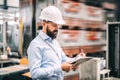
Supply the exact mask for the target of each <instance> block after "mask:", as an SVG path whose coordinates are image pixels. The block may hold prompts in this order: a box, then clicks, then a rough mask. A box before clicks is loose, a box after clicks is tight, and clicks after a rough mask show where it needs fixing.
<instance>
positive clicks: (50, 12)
mask: <svg viewBox="0 0 120 80" xmlns="http://www.w3.org/2000/svg"><path fill="white" fill-rule="evenodd" d="M39 18H40V19H42V20H48V21H52V22H54V23H56V24H65V21H64V20H63V18H62V13H61V12H60V10H59V9H58V8H57V7H55V6H48V7H46V8H44V9H43V10H42V12H41V15H40V17H39Z"/></svg>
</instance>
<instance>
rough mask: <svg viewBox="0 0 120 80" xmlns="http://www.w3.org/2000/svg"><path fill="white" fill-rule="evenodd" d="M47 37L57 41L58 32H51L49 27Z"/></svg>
mask: <svg viewBox="0 0 120 80" xmlns="http://www.w3.org/2000/svg"><path fill="white" fill-rule="evenodd" d="M46 30H47V35H48V36H49V37H51V38H52V39H55V38H56V37H57V33H58V30H53V31H51V30H50V29H49V27H47V29H46Z"/></svg>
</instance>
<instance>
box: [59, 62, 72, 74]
mask: <svg viewBox="0 0 120 80" xmlns="http://www.w3.org/2000/svg"><path fill="white" fill-rule="evenodd" d="M61 67H62V70H63V71H66V72H68V71H70V70H71V69H72V68H73V66H72V64H70V63H69V62H64V63H63V64H62V65H61Z"/></svg>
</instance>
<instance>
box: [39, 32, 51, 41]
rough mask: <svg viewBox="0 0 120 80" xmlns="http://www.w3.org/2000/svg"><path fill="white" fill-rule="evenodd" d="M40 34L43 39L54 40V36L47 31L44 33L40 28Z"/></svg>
mask: <svg viewBox="0 0 120 80" xmlns="http://www.w3.org/2000/svg"><path fill="white" fill-rule="evenodd" d="M39 36H40V37H41V38H42V39H43V40H48V41H50V42H52V38H51V37H49V36H48V35H47V34H46V33H44V32H43V31H42V30H40V32H39Z"/></svg>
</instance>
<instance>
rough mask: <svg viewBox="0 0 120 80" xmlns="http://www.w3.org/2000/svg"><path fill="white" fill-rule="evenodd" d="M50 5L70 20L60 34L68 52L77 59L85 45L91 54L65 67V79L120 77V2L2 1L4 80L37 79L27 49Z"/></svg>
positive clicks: (0, 78)
mask: <svg viewBox="0 0 120 80" xmlns="http://www.w3.org/2000/svg"><path fill="white" fill-rule="evenodd" d="M49 5H54V6H56V7H58V8H59V9H60V11H61V12H62V15H63V19H64V21H65V24H64V25H61V27H60V28H59V31H58V35H57V37H56V40H57V41H58V42H59V44H60V45H61V48H62V49H63V51H64V53H65V55H66V56H67V57H70V58H74V57H76V55H78V54H79V53H80V52H81V49H83V51H84V53H85V55H86V57H91V58H92V59H90V60H88V61H84V62H83V63H81V64H79V65H78V68H77V69H75V70H70V71H69V72H65V71H63V73H64V80H120V47H119V45H120V40H119V39H120V30H119V29H120V1H119V0H0V80H32V76H31V73H30V69H29V60H28V54H27V49H28V46H29V44H30V42H31V41H32V40H33V39H34V38H35V37H36V36H37V35H38V33H39V31H40V30H42V24H41V23H40V22H41V20H40V19H39V16H40V13H41V11H42V9H43V8H45V7H47V6H49ZM33 65H34V64H33ZM36 80H38V79H36ZM45 80H46V79H45ZM56 80H57V79H56Z"/></svg>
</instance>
